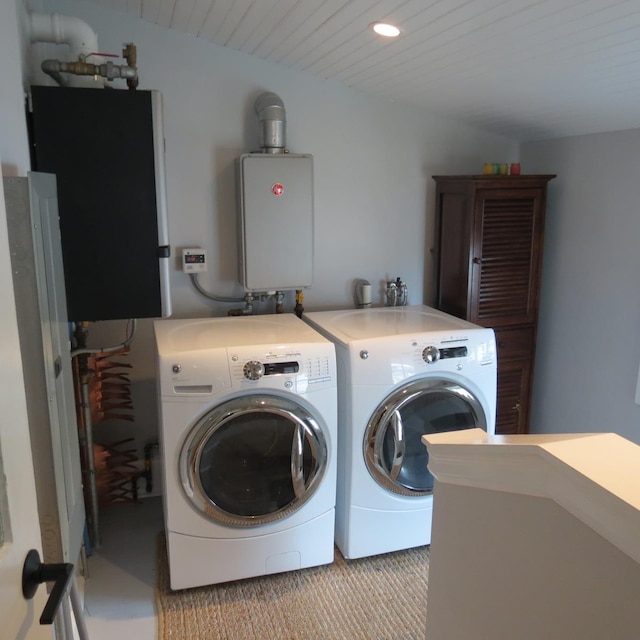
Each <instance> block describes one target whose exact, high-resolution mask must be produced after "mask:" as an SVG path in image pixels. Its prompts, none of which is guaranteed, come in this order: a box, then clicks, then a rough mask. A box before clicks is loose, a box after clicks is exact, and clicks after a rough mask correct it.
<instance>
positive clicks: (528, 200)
mask: <svg viewBox="0 0 640 640" xmlns="http://www.w3.org/2000/svg"><path fill="white" fill-rule="evenodd" d="M553 178H555V176H554V175H520V176H510V175H508V176H497V175H469V176H433V179H434V180H435V181H436V228H435V252H436V265H437V266H436V306H437V308H438V309H441V310H442V311H446V312H447V313H450V314H452V315H454V316H458V317H460V318H464V319H465V320H468V321H469V322H473V323H475V324H478V325H481V326H483V327H490V328H492V329H494V331H495V334H496V344H497V350H498V400H497V415H496V433H500V434H511V433H527V432H528V430H529V410H530V404H531V402H530V401H531V386H532V382H533V365H534V357H535V345H536V326H537V321H538V299H539V291H540V275H541V267H542V246H543V235H544V216H545V207H546V196H547V184H548V182H549V181H550V180H552V179H553Z"/></svg>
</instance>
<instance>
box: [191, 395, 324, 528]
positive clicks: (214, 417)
mask: <svg viewBox="0 0 640 640" xmlns="http://www.w3.org/2000/svg"><path fill="white" fill-rule="evenodd" d="M327 446H328V445H327V442H326V438H325V436H324V433H323V431H322V429H321V428H320V425H319V424H318V422H317V421H316V419H315V418H314V417H313V416H312V415H311V414H310V413H309V412H308V411H307V410H306V409H304V408H303V407H302V406H300V405H298V404H297V403H294V402H292V401H290V400H287V399H286V398H281V397H278V396H270V395H251V396H243V397H240V398H235V399H232V400H228V401H226V402H224V403H222V404H220V405H218V406H216V407H214V408H213V409H212V410H211V411H209V412H208V413H207V414H206V415H204V416H203V417H202V418H201V419H200V420H199V421H198V422H197V423H196V425H195V426H194V428H193V429H192V430H191V432H190V434H189V436H188V437H187V440H186V441H185V444H184V445H183V448H182V452H181V455H180V476H181V480H182V484H183V488H184V490H185V493H186V495H187V496H188V498H189V499H190V500H191V502H192V503H193V505H194V506H195V507H196V508H197V509H198V510H199V511H201V512H202V513H203V514H205V515H206V516H207V517H209V518H211V519H213V520H217V521H219V522H223V523H225V524H229V525H234V526H258V525H261V524H265V523H267V522H272V521H274V520H278V519H280V518H284V517H286V516H288V515H290V514H291V513H293V512H295V511H297V510H298V509H299V508H300V507H301V506H302V505H303V504H304V503H305V502H306V501H307V500H308V499H309V498H310V497H311V496H312V495H313V493H314V492H315V491H316V489H317V488H318V486H319V484H320V481H321V480H322V477H323V475H324V472H325V469H326V465H327V459H328V450H327Z"/></svg>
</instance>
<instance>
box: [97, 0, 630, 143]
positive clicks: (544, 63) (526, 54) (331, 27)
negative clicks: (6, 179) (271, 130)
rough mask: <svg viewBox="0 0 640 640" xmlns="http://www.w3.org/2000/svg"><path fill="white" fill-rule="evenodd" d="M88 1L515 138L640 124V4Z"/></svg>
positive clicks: (577, 0)
mask: <svg viewBox="0 0 640 640" xmlns="http://www.w3.org/2000/svg"><path fill="white" fill-rule="evenodd" d="M86 1H91V2H97V3H99V4H101V5H104V6H106V7H109V8H111V9H113V10H115V11H121V12H126V13H129V14H132V15H135V16H137V17H138V18H140V19H141V20H145V21H148V22H152V23H154V24H157V25H160V26H162V27H166V28H169V29H175V30H177V31H183V32H186V33H190V34H192V35H194V36H197V37H198V38H202V39H203V40H209V41H211V42H214V43H216V44H218V45H222V46H225V47H230V48H232V49H236V50H238V51H242V52H244V53H246V54H248V55H251V56H256V57H258V58H261V59H263V60H268V61H270V62H273V63H275V64H278V65H283V66H285V67H289V68H294V69H298V70H301V71H304V72H306V73H310V74H314V75H316V76H318V77H320V78H326V79H333V80H336V81H339V82H342V83H344V84H345V85H347V86H349V87H352V88H354V89H356V90H358V91H360V92H363V93H365V94H370V95H372V96H377V97H380V98H384V99H389V100H395V101H396V102H398V103H405V104H409V105H413V106H417V107H419V108H422V109H424V110H427V111H430V112H436V113H443V114H447V115H449V116H450V117H453V118H456V119H459V120H461V121H463V122H466V123H469V124H471V125H474V126H477V127H480V128H483V129H486V130H489V131H493V132H496V133H499V134H502V135H504V136H507V137H509V138H513V139H515V140H521V141H525V140H536V139H541V138H549V137H561V136H567V135H579V134H585V133H596V132H602V131H615V130H621V129H631V128H638V127H640V0H86ZM381 19H385V20H388V21H391V22H394V23H395V24H397V25H398V26H399V27H400V29H401V30H402V35H401V37H400V38H398V39H396V40H387V39H382V38H380V37H378V36H375V35H374V34H373V33H372V31H371V30H370V29H369V25H370V24H371V23H372V22H374V21H377V20H381Z"/></svg>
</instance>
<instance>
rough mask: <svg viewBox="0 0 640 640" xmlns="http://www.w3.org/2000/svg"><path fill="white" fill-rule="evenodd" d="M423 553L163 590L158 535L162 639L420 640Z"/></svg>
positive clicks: (165, 578)
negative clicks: (177, 589)
mask: <svg viewBox="0 0 640 640" xmlns="http://www.w3.org/2000/svg"><path fill="white" fill-rule="evenodd" d="M428 569H429V548H428V547H419V548H417V549H409V550H406V551H397V552H395V553H387V554H384V555H379V556H373V557H371V558H362V559H358V560H348V561H347V560H345V559H344V558H343V557H342V555H341V554H340V552H339V551H338V549H336V551H335V561H334V562H333V563H332V564H330V565H325V566H322V567H312V568H309V569H301V570H299V571H290V572H288V573H280V574H274V575H269V576H262V577H258V578H248V579H245V580H238V581H236V582H227V583H225V584H218V585H212V586H208V587H197V588H195V589H184V590H181V591H175V592H172V591H171V589H170V588H169V569H168V565H167V554H166V545H165V538H164V535H161V536H159V538H158V586H157V589H156V596H157V609H158V624H159V627H158V638H159V639H160V640H414V639H415V640H424V637H425V622H426V612H427V581H428V575H427V574H428Z"/></svg>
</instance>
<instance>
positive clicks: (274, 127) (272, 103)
mask: <svg viewBox="0 0 640 640" xmlns="http://www.w3.org/2000/svg"><path fill="white" fill-rule="evenodd" d="M255 106H256V113H257V114H258V118H259V120H260V149H262V151H263V153H286V145H287V140H286V125H287V117H286V112H285V109H284V103H283V102H282V100H281V99H280V97H279V96H277V95H276V94H275V93H271V92H267V93H263V94H262V95H261V96H259V97H258V99H257V100H256V105H255Z"/></svg>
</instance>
